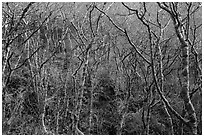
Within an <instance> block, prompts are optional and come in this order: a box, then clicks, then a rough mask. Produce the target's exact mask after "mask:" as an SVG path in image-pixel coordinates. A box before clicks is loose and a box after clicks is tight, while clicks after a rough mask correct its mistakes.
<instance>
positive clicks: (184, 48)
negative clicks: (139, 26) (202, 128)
mask: <svg viewBox="0 0 204 137" xmlns="http://www.w3.org/2000/svg"><path fill="white" fill-rule="evenodd" d="M158 5H159V7H160V8H161V9H163V10H165V11H166V12H168V14H169V15H170V16H171V19H172V21H173V23H174V28H175V32H176V35H177V37H178V39H179V42H180V44H181V45H180V49H181V55H180V56H181V70H180V74H181V76H182V77H181V83H182V87H181V92H180V97H181V98H182V99H183V102H184V106H185V109H186V112H187V114H188V116H189V118H188V120H189V121H188V125H189V126H190V128H191V132H192V134H197V118H196V113H195V108H194V106H193V104H192V102H191V99H190V96H189V45H188V39H187V38H188V37H187V36H185V34H184V28H183V27H182V24H181V23H182V22H181V20H180V19H179V17H178V12H177V11H176V9H177V4H176V3H170V4H169V6H168V7H167V6H165V5H166V4H165V5H163V4H161V3H158ZM187 23H189V22H187ZM185 29H188V28H185Z"/></svg>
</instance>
